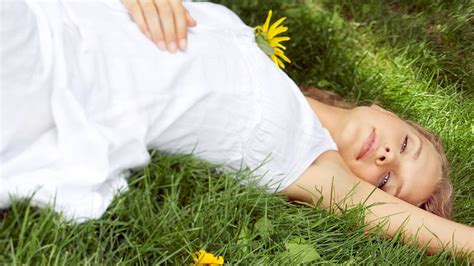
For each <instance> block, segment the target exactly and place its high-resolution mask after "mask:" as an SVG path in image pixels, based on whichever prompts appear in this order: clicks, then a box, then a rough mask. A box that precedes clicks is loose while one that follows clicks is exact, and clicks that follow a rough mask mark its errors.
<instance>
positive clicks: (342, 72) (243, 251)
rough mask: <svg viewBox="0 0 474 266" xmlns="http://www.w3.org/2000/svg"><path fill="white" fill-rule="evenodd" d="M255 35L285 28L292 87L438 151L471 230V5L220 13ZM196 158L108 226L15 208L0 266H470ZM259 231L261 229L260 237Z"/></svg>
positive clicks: (118, 203) (296, 6)
mask: <svg viewBox="0 0 474 266" xmlns="http://www.w3.org/2000/svg"><path fill="white" fill-rule="evenodd" d="M219 2H221V3H224V4H226V5H227V6H228V7H230V8H231V9H233V10H234V11H235V12H236V13H237V14H239V15H240V16H241V17H242V18H243V20H244V21H245V22H246V23H247V24H249V25H256V24H259V23H262V21H263V20H264V19H265V17H266V13H267V10H268V9H273V11H274V14H275V16H276V17H280V16H287V17H288V19H287V24H288V26H289V27H290V30H289V33H290V35H291V37H292V40H291V41H290V42H289V43H288V55H289V57H290V58H291V59H292V61H293V62H294V63H293V64H291V65H289V66H288V69H287V72H288V73H289V75H290V76H291V77H292V78H293V79H295V80H296V82H297V83H299V84H309V85H315V86H320V87H323V88H325V89H329V90H333V91H336V92H338V93H339V94H341V95H344V96H346V97H348V98H350V99H352V100H354V101H357V102H361V103H367V102H371V101H377V102H380V103H381V104H382V105H384V106H386V107H388V108H390V109H392V110H394V111H395V112H397V113H399V114H400V115H401V116H403V117H406V118H410V119H413V120H417V121H419V122H420V123H421V124H422V125H424V126H426V127H427V128H429V129H430V130H432V131H433V132H436V133H437V134H439V135H440V136H441V137H442V139H443V140H444V143H445V147H446V150H447V155H448V158H449V159H450V161H451V164H452V174H451V179H452V180H453V182H454V185H455V220H456V221H459V222H463V223H466V224H469V225H471V226H472V225H474V222H473V221H474V198H473V197H474V193H473V192H474V179H473V178H472V177H473V169H474V165H473V161H472V158H473V157H474V154H473V149H474V148H473V147H474V138H473V133H474V123H473V117H474V102H473V99H472V97H473V88H474V83H473V81H474V65H473V62H474V61H473V60H472V58H473V57H474V56H473V53H474V47H473V45H474V4H473V2H472V1H427V0H426V1H422V0H417V1H357V3H354V1H331V0H326V1H318V2H316V1H283V0H280V1H265V0H261V1H256V0H242V1H232V0H223V1H219ZM248 174H249V173H246V172H240V173H220V172H219V171H217V170H216V168H215V167H213V166H211V165H208V164H207V163H205V162H201V161H199V160H196V159H194V158H193V157H192V156H169V155H164V154H160V153H156V154H155V155H154V157H153V162H152V163H151V164H150V165H149V166H148V167H146V168H145V169H144V170H143V171H141V172H138V173H136V174H135V175H134V176H133V178H131V179H130V190H129V191H128V192H126V193H124V194H122V195H121V196H119V197H117V198H116V199H115V201H114V203H113V204H112V206H111V207H110V208H109V210H108V211H107V213H106V214H105V215H104V217H103V218H102V219H100V220H95V221H89V222H86V223H84V224H80V225H76V224H69V223H67V222H64V221H63V220H62V219H61V217H60V215H58V214H57V213H54V212H52V211H50V210H48V209H41V210H38V209H34V208H31V207H29V206H28V203H27V202H16V203H15V204H14V205H13V207H12V208H11V209H9V210H8V211H6V212H3V213H2V218H0V263H1V264H4V263H15V264H27V265H29V264H78V263H81V264H116V263H123V264H152V263H154V264H155V263H156V264H159V263H166V264H189V263H190V262H191V261H192V258H191V254H192V253H193V252H194V251H197V250H199V249H201V248H204V249H206V250H207V251H209V252H213V253H214V254H216V255H222V256H224V257H225V260H226V262H229V263H232V264H244V265H246V264H252V265H253V264H255V265H260V264H276V265H279V264H295V263H296V262H298V261H301V258H298V257H295V256H292V253H291V252H289V251H288V249H287V247H288V244H289V243H291V242H294V241H296V240H297V239H301V238H302V239H305V240H306V241H307V242H306V245H305V247H307V248H308V247H309V248H312V249H311V252H312V253H313V254H314V252H317V253H318V254H319V255H320V257H321V258H320V259H318V260H315V261H313V263H337V264H339V263H341V264H349V265H358V264H400V265H413V264H440V265H445V264H463V263H464V264H469V263H468V261H467V260H465V259H464V260H463V259H462V258H461V259H460V258H453V257H451V256H449V255H448V254H446V253H441V254H439V255H436V256H431V257H429V256H425V255H424V252H423V250H422V249H420V248H416V247H413V246H410V245H404V244H401V243H400V242H398V241H397V239H392V240H384V239H381V238H380V237H379V236H378V235H377V234H370V235H365V234H364V227H363V224H362V223H361V218H360V211H359V210H350V211H346V212H344V213H343V214H342V216H336V215H334V214H331V213H328V212H326V211H323V210H320V209H318V208H317V207H315V206H303V205H295V204H291V203H288V202H287V201H285V200H284V199H282V198H281V197H279V196H277V195H270V194H267V193H264V192H263V191H261V190H259V189H258V188H255V187H243V186H241V185H239V182H238V181H236V180H235V179H234V178H243V177H245V176H247V175H248ZM262 224H264V226H262Z"/></svg>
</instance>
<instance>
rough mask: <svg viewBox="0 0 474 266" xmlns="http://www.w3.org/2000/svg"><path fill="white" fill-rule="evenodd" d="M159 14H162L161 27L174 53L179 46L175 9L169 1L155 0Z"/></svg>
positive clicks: (169, 47)
mask: <svg viewBox="0 0 474 266" xmlns="http://www.w3.org/2000/svg"><path fill="white" fill-rule="evenodd" d="M155 4H156V7H157V9H158V14H160V21H161V27H162V29H163V34H164V38H165V40H166V43H167V46H168V50H169V51H170V52H172V53H174V52H175V51H176V49H177V48H178V46H177V44H176V33H175V32H176V28H175V23H174V14H173V9H172V7H171V5H170V3H169V2H168V1H163V0H155Z"/></svg>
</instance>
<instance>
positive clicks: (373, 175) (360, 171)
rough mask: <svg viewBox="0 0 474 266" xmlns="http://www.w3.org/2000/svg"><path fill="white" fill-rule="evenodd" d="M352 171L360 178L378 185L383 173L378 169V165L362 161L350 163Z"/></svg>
mask: <svg viewBox="0 0 474 266" xmlns="http://www.w3.org/2000/svg"><path fill="white" fill-rule="evenodd" d="M349 168H350V169H351V171H352V172H353V173H354V174H355V175H356V176H357V177H358V178H360V179H362V180H364V181H366V182H368V183H370V184H372V185H374V186H376V185H377V184H378V183H379V181H380V176H381V175H382V174H381V173H379V171H378V170H377V169H376V167H373V166H370V165H364V164H361V163H360V162H355V163H352V164H349Z"/></svg>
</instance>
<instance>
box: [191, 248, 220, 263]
mask: <svg viewBox="0 0 474 266" xmlns="http://www.w3.org/2000/svg"><path fill="white" fill-rule="evenodd" d="M193 260H194V265H199V266H203V265H209V266H219V265H224V258H223V257H222V256H218V257H216V256H214V255H213V254H212V253H207V252H206V251H205V250H204V249H201V250H199V251H198V252H195V253H194V255H193Z"/></svg>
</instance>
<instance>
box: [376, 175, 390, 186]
mask: <svg viewBox="0 0 474 266" xmlns="http://www.w3.org/2000/svg"><path fill="white" fill-rule="evenodd" d="M389 179H390V172H387V173H386V174H385V175H384V176H383V177H382V179H380V181H379V183H378V185H377V187H378V188H380V189H381V188H383V187H384V186H385V185H386V184H387V182H388V180H389Z"/></svg>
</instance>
